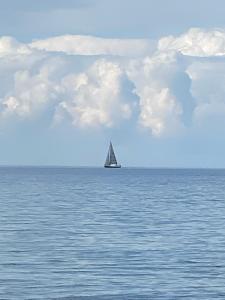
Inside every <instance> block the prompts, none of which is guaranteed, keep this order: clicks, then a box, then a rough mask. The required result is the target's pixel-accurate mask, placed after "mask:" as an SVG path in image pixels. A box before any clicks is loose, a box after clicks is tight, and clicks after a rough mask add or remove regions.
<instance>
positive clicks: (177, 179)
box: [0, 168, 225, 300]
mask: <svg viewBox="0 0 225 300" xmlns="http://www.w3.org/2000/svg"><path fill="white" fill-rule="evenodd" d="M0 299H10V300H11V299H16V300H18V299H67V300H69V299H101V300H102V299H104V300H105V299H204V300H205V299H225V170H163V169H162V170H148V169H121V170H108V169H85V168H84V169H75V168H74V169H73V168H0Z"/></svg>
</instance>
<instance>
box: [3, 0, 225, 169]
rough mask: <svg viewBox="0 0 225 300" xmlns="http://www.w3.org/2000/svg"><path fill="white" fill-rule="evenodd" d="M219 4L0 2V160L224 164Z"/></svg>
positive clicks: (223, 46) (224, 57) (223, 26)
mask: <svg viewBox="0 0 225 300" xmlns="http://www.w3.org/2000/svg"><path fill="white" fill-rule="evenodd" d="M224 8H225V3H224V1H222V0H215V1H209V0H204V1H203V0H198V1H192V0H191V1H178V0H176V1H175V0H171V1H165V0H158V1H152V0H139V1H136V0H132V1H128V0H124V1H118V0H114V1H108V0H98V1H95V0H82V1H74V0H73V1H72V0H64V1H62V0H55V1H53V0H52V1H50V0H45V1H44V0H39V1H35V0H29V1H28V0H20V1H14V0H8V1H0V36H1V37H0V78H1V83H2V84H1V86H0V143H1V148H0V164H7V165H8V164H9V165H91V166H101V165H102V164H103V163H104V160H105V156H106V151H107V147H108V143H109V140H110V139H111V140H112V141H113V144H114V146H115V150H116V153H117V156H118V160H120V162H121V163H122V165H126V166H148V167H151V166H152V167H157V166H158V167H164V166H165V167H225V159H224V152H225V140H224V138H223V137H224V136H225V88H224V86H225V84H224V82H225V19H224V15H223V11H224ZM9 20H10V21H9Z"/></svg>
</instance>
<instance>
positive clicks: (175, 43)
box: [158, 28, 225, 57]
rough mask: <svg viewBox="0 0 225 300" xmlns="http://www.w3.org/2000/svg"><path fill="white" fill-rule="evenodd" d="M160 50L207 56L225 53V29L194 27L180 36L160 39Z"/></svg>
mask: <svg viewBox="0 0 225 300" xmlns="http://www.w3.org/2000/svg"><path fill="white" fill-rule="evenodd" d="M158 49H159V51H169V50H174V51H178V52H180V53H182V54H184V55H190V56H197V57H207V56H223V55H225V31H224V30H221V29H220V30H219V29H218V30H211V31H206V30H203V29H200V28H192V29H190V30H189V31H188V32H186V33H184V34H182V35H181V36H179V37H174V36H168V37H164V38H162V39H160V40H159V43H158Z"/></svg>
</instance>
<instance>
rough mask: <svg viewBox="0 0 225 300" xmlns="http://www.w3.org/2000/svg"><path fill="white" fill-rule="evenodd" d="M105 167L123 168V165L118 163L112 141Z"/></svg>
mask: <svg viewBox="0 0 225 300" xmlns="http://www.w3.org/2000/svg"><path fill="white" fill-rule="evenodd" d="M104 167H105V168H121V165H119V164H118V163H117V160H116V155H115V153H114V150H113V146H112V143H111V142H110V144H109V151H108V154H107V157H106V161H105V165H104Z"/></svg>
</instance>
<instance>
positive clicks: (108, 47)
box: [30, 35, 155, 57]
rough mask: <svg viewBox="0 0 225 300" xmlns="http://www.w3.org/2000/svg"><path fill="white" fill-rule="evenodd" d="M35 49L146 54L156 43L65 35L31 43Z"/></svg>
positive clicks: (78, 53) (80, 52)
mask: <svg viewBox="0 0 225 300" xmlns="http://www.w3.org/2000/svg"><path fill="white" fill-rule="evenodd" d="M30 46H31V47H32V48H34V49H38V50H46V51H52V52H64V53H66V54H71V55H115V56H125V57H130V56H131V57H132V56H144V55H148V54H150V53H152V51H153V49H154V46H155V43H153V41H150V40H143V39H106V38H98V37H93V36H82V35H64V36H58V37H53V38H48V39H44V40H37V41H34V42H32V43H31V44H30Z"/></svg>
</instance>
